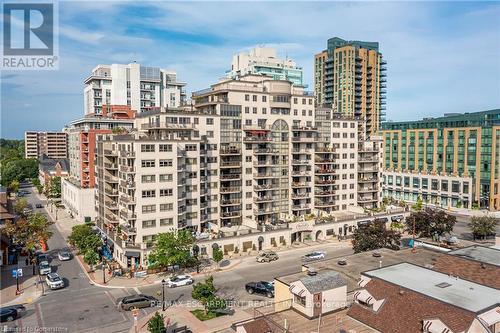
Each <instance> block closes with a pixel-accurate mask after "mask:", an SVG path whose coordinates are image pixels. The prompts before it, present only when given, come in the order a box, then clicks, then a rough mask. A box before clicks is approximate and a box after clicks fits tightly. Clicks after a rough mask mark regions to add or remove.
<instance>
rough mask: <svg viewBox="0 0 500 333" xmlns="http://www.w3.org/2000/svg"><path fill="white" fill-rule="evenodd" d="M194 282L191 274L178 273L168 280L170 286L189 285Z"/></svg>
mask: <svg viewBox="0 0 500 333" xmlns="http://www.w3.org/2000/svg"><path fill="white" fill-rule="evenodd" d="M193 282H194V280H193V278H192V277H191V276H190V275H187V274H186V275H176V276H173V277H171V278H170V279H168V280H167V286H168V287H169V288H175V287H180V286H187V285H190V284H192V283H193Z"/></svg>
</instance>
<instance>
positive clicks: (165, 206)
mask: <svg viewBox="0 0 500 333" xmlns="http://www.w3.org/2000/svg"><path fill="white" fill-rule="evenodd" d="M173 209H174V204H172V203H167V204H160V212H169V211H171V210H173Z"/></svg>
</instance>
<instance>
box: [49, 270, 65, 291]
mask: <svg viewBox="0 0 500 333" xmlns="http://www.w3.org/2000/svg"><path fill="white" fill-rule="evenodd" d="M45 282H47V285H48V286H49V288H50V289H52V290H54V289H60V288H64V281H63V279H61V277H60V276H59V274H57V273H49V274H47V276H46V277H45Z"/></svg>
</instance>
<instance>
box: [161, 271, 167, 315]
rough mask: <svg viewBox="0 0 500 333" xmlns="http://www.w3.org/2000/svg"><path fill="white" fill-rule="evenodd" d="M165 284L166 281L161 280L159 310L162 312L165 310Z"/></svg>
mask: <svg viewBox="0 0 500 333" xmlns="http://www.w3.org/2000/svg"><path fill="white" fill-rule="evenodd" d="M166 284H167V281H165V279H163V280H161V295H162V296H161V300H162V302H161V309H162V310H163V311H165V310H166V308H165V285H166Z"/></svg>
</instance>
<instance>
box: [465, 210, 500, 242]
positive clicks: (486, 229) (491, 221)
mask: <svg viewBox="0 0 500 333" xmlns="http://www.w3.org/2000/svg"><path fill="white" fill-rule="evenodd" d="M497 225H498V221H497V219H495V218H494V217H492V216H490V215H483V216H473V217H472V218H471V219H470V222H469V227H470V228H471V229H472V234H473V235H474V239H475V238H485V237H486V236H489V235H493V234H495V231H496V227H497Z"/></svg>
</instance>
